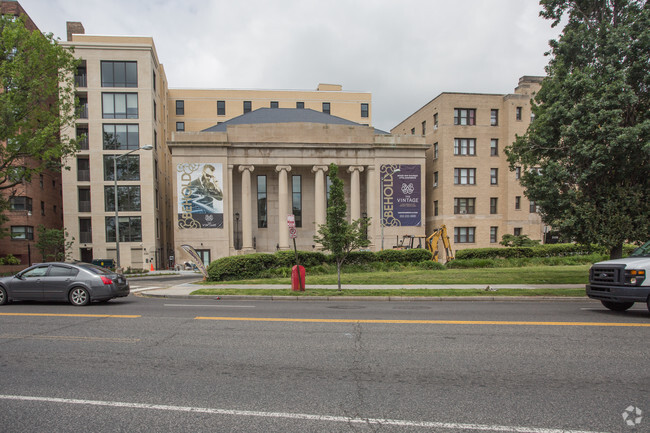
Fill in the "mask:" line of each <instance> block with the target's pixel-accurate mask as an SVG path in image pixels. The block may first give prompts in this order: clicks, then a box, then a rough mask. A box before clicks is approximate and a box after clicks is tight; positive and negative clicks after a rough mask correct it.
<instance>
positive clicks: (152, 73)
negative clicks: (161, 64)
mask: <svg viewBox="0 0 650 433" xmlns="http://www.w3.org/2000/svg"><path fill="white" fill-rule="evenodd" d="M151 82H152V83H153V90H156V71H151Z"/></svg>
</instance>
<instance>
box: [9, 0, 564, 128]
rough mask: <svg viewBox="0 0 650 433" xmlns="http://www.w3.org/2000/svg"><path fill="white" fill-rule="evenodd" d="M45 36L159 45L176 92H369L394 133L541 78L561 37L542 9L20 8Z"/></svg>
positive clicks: (209, 0)
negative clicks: (436, 108)
mask: <svg viewBox="0 0 650 433" xmlns="http://www.w3.org/2000/svg"><path fill="white" fill-rule="evenodd" d="M19 1H20V4H21V5H22V6H23V8H24V9H25V10H26V11H27V13H28V14H29V15H30V16H31V17H32V19H33V20H34V21H35V23H36V25H37V26H38V27H39V28H40V29H41V30H42V31H44V32H51V33H54V35H55V36H56V37H59V38H60V39H62V40H64V39H65V38H66V34H65V23H66V21H81V22H82V23H83V25H84V27H85V29H86V33H87V34H103V35H146V36H152V37H153V38H154V42H155V44H156V49H157V50H158V56H159V58H160V61H161V62H162V63H163V65H164V66H165V70H166V73H167V79H168V82H169V86H170V87H174V88H179V87H180V88H239V89H291V90H294V89H296V90H302V89H307V90H315V89H316V86H317V85H318V83H335V84H341V85H343V90H350V91H367V92H371V93H372V102H373V112H372V116H373V124H374V126H375V127H377V128H380V129H383V130H390V129H391V128H392V127H394V126H395V125H396V124H397V123H399V122H400V121H402V120H403V119H405V118H406V117H407V116H409V115H410V114H411V113H413V112H414V111H416V110H417V109H419V108H420V107H422V106H423V105H424V104H426V103H427V102H428V101H430V100H431V99H433V98H434V97H436V96H437V95H438V94H440V93H441V92H480V93H509V92H512V91H513V89H514V87H515V86H516V85H517V81H518V79H519V77H520V76H522V75H543V74H544V66H545V65H546V64H547V62H548V58H546V57H544V52H546V51H547V50H548V41H549V39H552V38H556V37H557V35H558V34H559V32H560V29H558V28H555V29H552V28H551V26H550V22H548V21H546V20H544V19H542V18H541V17H539V10H540V8H539V5H538V2H537V0H399V1H398V0H392V1H391V0H328V1H315V0H239V1H235V0H230V1H226V0H176V1H172V0H111V1H107V0H83V1H82V0H19Z"/></svg>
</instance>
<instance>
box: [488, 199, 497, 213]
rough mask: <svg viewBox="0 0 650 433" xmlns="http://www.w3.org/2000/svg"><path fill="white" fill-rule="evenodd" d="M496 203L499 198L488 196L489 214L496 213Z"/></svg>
mask: <svg viewBox="0 0 650 433" xmlns="http://www.w3.org/2000/svg"><path fill="white" fill-rule="evenodd" d="M498 204H499V199H498V198H497V197H490V214H492V215H494V214H497V213H498V207H497V206H498Z"/></svg>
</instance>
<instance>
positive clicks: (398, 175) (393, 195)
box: [379, 164, 422, 227]
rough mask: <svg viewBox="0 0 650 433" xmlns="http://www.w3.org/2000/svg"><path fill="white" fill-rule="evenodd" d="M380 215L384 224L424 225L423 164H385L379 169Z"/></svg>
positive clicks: (387, 225)
mask: <svg viewBox="0 0 650 433" xmlns="http://www.w3.org/2000/svg"><path fill="white" fill-rule="evenodd" d="M379 175H380V179H381V180H380V182H381V186H380V188H381V217H382V224H383V225H384V226H385V227H391V226H421V225H422V188H421V184H422V182H421V177H420V176H421V167H420V166H419V165H414V164H386V165H382V166H381V168H380V171H379Z"/></svg>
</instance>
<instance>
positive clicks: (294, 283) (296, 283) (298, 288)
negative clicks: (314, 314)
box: [291, 265, 305, 292]
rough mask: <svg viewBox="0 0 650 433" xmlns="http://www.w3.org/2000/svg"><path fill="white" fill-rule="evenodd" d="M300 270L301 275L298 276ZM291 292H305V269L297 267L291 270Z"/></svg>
mask: <svg viewBox="0 0 650 433" xmlns="http://www.w3.org/2000/svg"><path fill="white" fill-rule="evenodd" d="M299 269H300V274H298V272H299V271H298V270H299ZM291 290H293V291H294V292H304V291H305V268H304V267H303V266H298V265H295V266H294V267H293V268H291Z"/></svg>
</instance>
